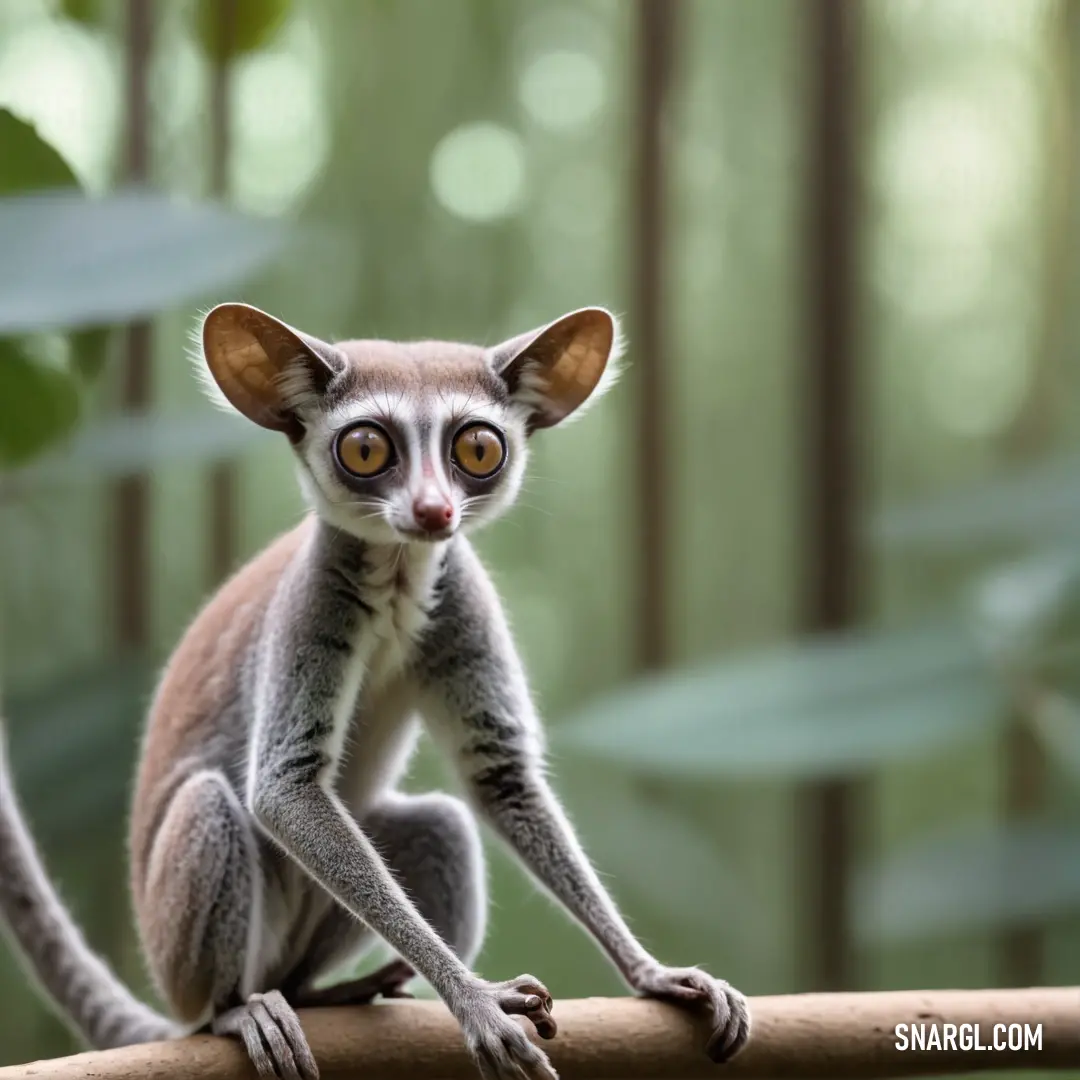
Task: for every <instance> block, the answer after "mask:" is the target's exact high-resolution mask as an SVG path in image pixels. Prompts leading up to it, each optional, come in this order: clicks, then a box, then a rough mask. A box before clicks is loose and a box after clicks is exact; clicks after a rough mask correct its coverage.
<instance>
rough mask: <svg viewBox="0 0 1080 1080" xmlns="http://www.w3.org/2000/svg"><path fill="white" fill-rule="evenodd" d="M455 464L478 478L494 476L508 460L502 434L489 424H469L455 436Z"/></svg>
mask: <svg viewBox="0 0 1080 1080" xmlns="http://www.w3.org/2000/svg"><path fill="white" fill-rule="evenodd" d="M452 454H453V458H454V464H455V465H457V467H458V468H459V469H461V471H462V472H464V473H467V474H468V475H469V476H473V477H476V479H478V480H486V479H487V478H488V477H489V476H494V475H495V474H496V473H497V472H498V471H499V469H500V468H501V466H502V463H503V462H504V461H505V460H506V444H505V443H504V442H503V438H502V435H500V434H499V432H498V431H496V430H495V428H493V427H491V426H490V425H488V424H468V425H467V426H466V427H463V428H462V429H461V430H460V431H459V432H458V433H457V434H456V435H455V436H454V445H453V448H452Z"/></svg>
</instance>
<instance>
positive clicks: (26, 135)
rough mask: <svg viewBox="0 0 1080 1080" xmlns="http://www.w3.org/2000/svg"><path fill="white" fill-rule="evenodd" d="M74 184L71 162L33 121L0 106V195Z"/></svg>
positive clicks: (73, 185) (76, 184) (76, 181)
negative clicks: (43, 136) (50, 143)
mask: <svg viewBox="0 0 1080 1080" xmlns="http://www.w3.org/2000/svg"><path fill="white" fill-rule="evenodd" d="M78 186H79V181H78V180H77V179H76V177H75V173H74V172H73V171H72V168H71V166H70V165H69V164H68V163H67V162H66V161H65V160H64V158H63V157H62V156H61V155H60V153H59V152H58V151H57V150H56V149H55V148H54V147H52V146H50V145H49V143H47V142H46V141H45V140H44V139H43V138H42V137H41V136H40V135H39V134H38V133H37V129H36V128H35V127H34V125H33V124H31V123H29V122H28V121H26V120H21V119H20V118H19V117H17V116H16V115H15V114H14V113H13V112H11V110H10V109H0V195H10V194H12V193H13V192H17V191H31V190H33V189H35V188H67V187H72V188H77V187H78Z"/></svg>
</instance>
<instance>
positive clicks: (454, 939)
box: [286, 794, 487, 1007]
mask: <svg viewBox="0 0 1080 1080" xmlns="http://www.w3.org/2000/svg"><path fill="white" fill-rule="evenodd" d="M360 825H361V827H362V828H363V830H364V831H365V832H366V833H367V835H368V836H369V837H370V838H371V840H372V843H374V844H375V846H376V847H377V848H378V849H379V851H380V852H381V853H382V855H383V858H384V859H385V860H386V863H387V865H388V866H389V867H390V869H391V870H392V871H393V873H394V876H395V877H396V878H397V879H398V881H399V882H400V883H401V885H402V887H403V888H404V889H405V891H406V892H407V893H408V894H409V896H410V897H411V898H412V901H413V903H414V904H416V907H417V909H418V910H419V911H420V914H421V915H423V916H424V918H425V919H426V920H427V921H428V922H429V923H430V924H431V925H432V926H433V927H434V928H435V930H436V931H437V932H438V934H439V936H440V937H441V938H442V939H443V940H444V941H445V942H446V943H447V944H448V945H449V946H450V947H451V948H452V949H453V950H454V951H455V952H456V953H457V954H458V956H460V957H461V959H462V960H464V961H465V963H466V964H468V965H469V966H470V967H471V966H472V963H473V961H474V960H475V959H476V956H477V953H479V951H480V946H481V945H482V944H483V938H484V926H485V919H486V913H487V891H486V888H485V882H484V863H483V850H482V848H481V845H480V835H479V832H478V830H477V827H476V824H475V822H474V820H473V817H472V815H471V814H470V813H469V811H468V809H467V808H466V806H465V804H464V803H462V802H461V801H460V800H458V799H454V798H451V797H450V796H448V795H442V794H429V795H414V796H407V795H398V794H395V795H391V796H387V797H386V798H385V799H384V800H383V801H381V802H380V803H378V804H377V805H376V806H375V807H373V808H372V809H371V810H370V811H368V813H367V814H365V815H364V818H363V820H362V821H361V822H360ZM368 940H370V941H374V936H373V935H371V932H370V931H368V930H367V929H366V927H364V926H363V925H362V924H361V923H358V922H357V921H356V920H355V919H354V918H353V917H352V916H351V915H350V914H349V913H348V912H346V911H345V910H344V909H342V908H340V907H334V908H332V909H331V910H330V911H329V912H328V913H327V915H326V917H325V919H324V921H323V923H322V925H321V926H320V927H319V930H318V931H317V933H316V937H315V938H314V939H313V942H312V949H311V950H310V951H309V955H308V957H307V958H305V965H304V969H303V970H302V971H301V970H299V969H298V971H297V973H296V975H297V977H296V978H295V980H294V979H292V978H291V979H290V983H291V984H292V985H293V987H294V988H293V989H291V990H289V991H287V992H286V993H287V996H288V998H289V1000H290V1001H291V1002H292V1003H293V1004H295V1005H296V1006H298V1007H301V1006H315V1005H361V1004H367V1003H368V1002H370V1001H372V1000H373V999H374V998H375V997H380V996H381V997H409V996H411V995H409V994H407V993H406V992H405V990H404V987H405V985H406V984H407V983H408V982H410V981H411V980H412V979H413V978H414V977H415V976H416V972H415V971H414V970H413V968H412V966H411V965H410V964H408V963H407V962H406V961H404V960H402V959H400V958H395V959H393V960H391V961H390V962H389V963H387V964H385V965H384V966H383V967H381V968H379V969H378V970H377V971H373V972H372V973H371V974H370V975H365V976H363V977H361V978H359V979H351V980H349V981H347V982H341V983H337V984H335V985H332V986H327V987H323V988H315V987H314V986H312V985H311V983H313V982H314V981H315V980H316V979H317V978H318V977H319V976H320V975H324V974H327V973H328V972H330V971H332V970H333V968H334V967H337V966H339V965H340V964H342V963H344V962H345V961H346V960H348V959H349V958H350V956H355V955H356V954H357V952H358V951H359V950H360V949H362V947H363V944H364V943H365V942H366V941H368Z"/></svg>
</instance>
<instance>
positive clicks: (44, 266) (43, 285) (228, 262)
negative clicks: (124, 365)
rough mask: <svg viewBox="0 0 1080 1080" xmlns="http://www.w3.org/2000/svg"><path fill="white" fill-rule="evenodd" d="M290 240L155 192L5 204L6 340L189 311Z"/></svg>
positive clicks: (23, 198) (1, 316) (0, 319)
mask: <svg viewBox="0 0 1080 1080" xmlns="http://www.w3.org/2000/svg"><path fill="white" fill-rule="evenodd" d="M286 235H287V234H286V231H285V229H284V227H283V226H281V225H280V224H276V223H272V222H269V221H263V220H256V219H254V218H250V217H245V216H243V215H240V214H236V213H231V212H229V211H226V210H224V209H222V208H220V207H217V206H213V205H193V204H189V203H182V202H178V201H176V200H174V199H170V198H167V197H166V196H163V195H157V194H153V193H151V192H140V191H127V192H121V193H119V194H116V195H111V196H108V197H105V198H100V199H93V198H88V197H86V196H83V195H80V194H76V193H72V192H39V193H34V194H29V195H17V196H11V197H7V198H3V199H0V245H2V246H3V251H4V257H3V259H2V260H0V334H13V333H27V332H33V331H39V330H47V329H57V328H65V329H66V328H76V327H86V326H101V325H105V324H108V323H113V322H121V321H124V320H128V319H132V318H138V317H142V316H146V315H150V314H153V313H154V312H157V311H160V310H161V309H163V308H168V307H171V306H175V305H177V304H181V303H186V302H189V301H191V300H193V299H195V298H197V297H199V296H201V295H204V294H206V293H208V292H211V291H213V290H216V289H221V288H224V287H225V286H227V285H233V284H235V283H236V282H238V281H240V280H241V279H244V278H246V277H248V276H249V275H250V274H252V273H253V272H254V271H255V270H256V269H257V268H259V267H260V266H262V265H263V264H265V263H266V262H267V261H268V260H269V259H271V258H272V257H273V256H274V255H275V254H277V253H278V252H279V251H280V250H281V247H282V244H283V242H284V241H285V239H286Z"/></svg>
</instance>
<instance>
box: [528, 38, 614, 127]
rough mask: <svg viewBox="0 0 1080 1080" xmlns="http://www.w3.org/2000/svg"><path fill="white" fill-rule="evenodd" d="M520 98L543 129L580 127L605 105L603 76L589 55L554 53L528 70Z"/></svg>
mask: <svg viewBox="0 0 1080 1080" xmlns="http://www.w3.org/2000/svg"><path fill="white" fill-rule="evenodd" d="M518 96H519V98H520V100H521V104H522V105H523V106H524V108H525V110H526V112H528V114H529V115H530V116H531V117H532V118H533V119H534V120H536V121H537V123H539V124H542V125H543V126H544V127H547V128H552V129H554V130H564V129H567V128H574V127H580V126H582V125H584V124H587V123H588V122H589V121H590V120H593V119H594V118H595V117H596V116H597V115H598V114H599V112H600V109H601V108H602V106H603V104H604V73H603V71H602V70H601V68H600V65H599V64H598V63H597V61H596V59H595V58H594V57H592V56H590V55H589V54H588V53H584V52H571V51H569V50H566V49H556V50H552V51H551V52H545V53H541V54H540V55H539V56H537V57H536V58H535V59H534V60H532V61H531V62H530V63H529V64H528V65H527V66H526V67H525V69H524V71H523V72H522V74H521V80H520V82H519V84H518Z"/></svg>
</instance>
